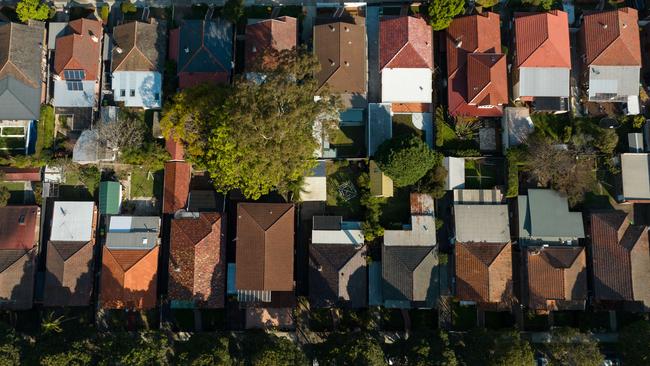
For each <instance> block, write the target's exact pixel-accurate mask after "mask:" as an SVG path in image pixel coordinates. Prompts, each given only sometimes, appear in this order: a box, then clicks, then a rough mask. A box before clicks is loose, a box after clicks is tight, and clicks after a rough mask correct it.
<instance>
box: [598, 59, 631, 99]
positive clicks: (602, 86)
mask: <svg viewBox="0 0 650 366" xmlns="http://www.w3.org/2000/svg"><path fill="white" fill-rule="evenodd" d="M640 75H641V67H639V66H589V100H594V99H604V98H597V96H596V94H614V95H615V96H617V97H624V98H627V96H631V95H633V96H637V95H639V79H640Z"/></svg>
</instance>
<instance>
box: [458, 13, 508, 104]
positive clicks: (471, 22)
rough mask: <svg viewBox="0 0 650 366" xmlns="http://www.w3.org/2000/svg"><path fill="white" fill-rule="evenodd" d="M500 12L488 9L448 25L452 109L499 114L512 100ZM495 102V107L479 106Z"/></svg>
mask: <svg viewBox="0 0 650 366" xmlns="http://www.w3.org/2000/svg"><path fill="white" fill-rule="evenodd" d="M500 32H501V31H500V26H499V15H498V14H495V13H491V12H487V13H484V14H480V15H471V16H466V17H460V18H456V19H454V21H453V22H452V23H451V25H450V26H449V28H448V29H447V37H446V38H447V45H446V47H447V77H448V86H447V89H448V90H447V93H448V101H449V112H450V113H451V114H452V115H465V116H479V117H498V116H501V115H502V113H503V112H502V108H501V107H499V106H498V105H499V104H505V103H507V102H508V85H507V77H506V58H505V56H504V55H503V54H502V53H501V36H500V34H501V33H500ZM486 105H492V106H495V107H494V108H479V106H486Z"/></svg>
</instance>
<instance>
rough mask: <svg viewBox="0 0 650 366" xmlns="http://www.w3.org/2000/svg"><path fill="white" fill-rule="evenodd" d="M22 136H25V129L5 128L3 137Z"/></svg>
mask: <svg viewBox="0 0 650 366" xmlns="http://www.w3.org/2000/svg"><path fill="white" fill-rule="evenodd" d="M10 135H21V136H25V127H4V128H3V129H2V136H10Z"/></svg>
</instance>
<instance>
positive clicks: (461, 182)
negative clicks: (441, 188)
mask: <svg viewBox="0 0 650 366" xmlns="http://www.w3.org/2000/svg"><path fill="white" fill-rule="evenodd" d="M442 163H443V165H444V166H445V169H447V180H446V181H445V189H446V190H452V189H457V188H463V187H464V186H465V159H463V158H454V157H450V156H448V157H445V159H444V160H443V161H442Z"/></svg>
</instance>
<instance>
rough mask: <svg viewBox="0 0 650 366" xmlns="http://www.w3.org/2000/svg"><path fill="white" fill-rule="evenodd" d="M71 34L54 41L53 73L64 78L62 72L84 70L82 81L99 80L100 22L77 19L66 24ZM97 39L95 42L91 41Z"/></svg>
mask: <svg viewBox="0 0 650 366" xmlns="http://www.w3.org/2000/svg"><path fill="white" fill-rule="evenodd" d="M68 26H69V27H70V29H71V30H72V33H71V34H68V35H64V36H62V37H59V38H57V39H56V50H55V53H54V71H55V72H56V73H57V75H59V76H60V77H61V78H64V75H63V70H84V71H85V78H84V80H97V79H98V78H99V62H100V56H101V55H100V50H101V42H102V35H103V30H102V22H100V21H99V20H91V19H83V18H82V19H77V20H73V21H72V22H70V23H68ZM93 36H94V37H97V42H95V41H94V40H93Z"/></svg>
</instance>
